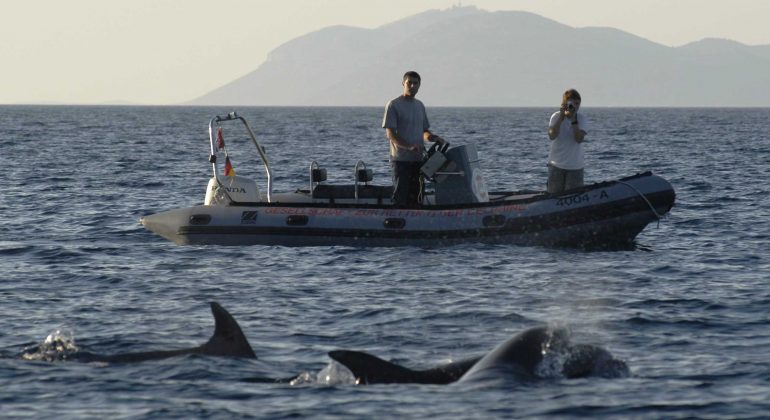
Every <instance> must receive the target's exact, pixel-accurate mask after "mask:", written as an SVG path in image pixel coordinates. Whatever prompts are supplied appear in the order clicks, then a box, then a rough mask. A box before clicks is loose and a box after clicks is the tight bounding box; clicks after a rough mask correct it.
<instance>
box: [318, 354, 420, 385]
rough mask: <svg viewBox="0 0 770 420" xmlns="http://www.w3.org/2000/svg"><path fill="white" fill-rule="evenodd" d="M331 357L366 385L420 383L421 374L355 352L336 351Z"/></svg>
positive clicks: (369, 355) (375, 357)
mask: <svg viewBox="0 0 770 420" xmlns="http://www.w3.org/2000/svg"><path fill="white" fill-rule="evenodd" d="M329 357H331V358H332V359H334V360H335V361H337V362H338V363H340V364H342V365H343V366H345V367H346V368H348V369H349V370H350V371H351V372H352V373H353V376H355V377H356V380H357V381H359V382H360V383H366V384H389V383H408V382H420V381H419V380H418V379H417V377H419V375H420V372H417V371H414V370H411V369H408V368H405V367H403V366H399V365H397V364H395V363H391V362H388V361H386V360H382V359H380V358H379V357H377V356H373V355H371V354H368V353H364V352H360V351H353V350H334V351H330V352H329Z"/></svg>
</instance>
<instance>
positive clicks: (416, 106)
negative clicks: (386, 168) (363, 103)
mask: <svg viewBox="0 0 770 420" xmlns="http://www.w3.org/2000/svg"><path fill="white" fill-rule="evenodd" d="M382 128H390V129H393V130H395V132H396V134H398V136H399V137H401V139H403V140H404V141H405V142H407V143H409V144H410V145H418V146H420V151H416V152H415V151H411V150H406V149H402V148H400V147H396V145H394V144H393V143H392V142H391V143H390V159H391V160H398V161H402V162H415V161H420V160H422V149H423V148H424V143H423V139H422V134H423V132H425V130H427V129H429V128H430V123H428V115H427V114H426V113H425V105H423V104H422V102H420V101H419V100H418V99H414V98H412V99H407V98H406V97H404V96H399V97H398V98H396V99H393V100H391V101H390V102H388V104H387V105H385V117H384V118H383V119H382Z"/></svg>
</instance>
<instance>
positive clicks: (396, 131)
mask: <svg viewBox="0 0 770 420" xmlns="http://www.w3.org/2000/svg"><path fill="white" fill-rule="evenodd" d="M402 84H403V86H404V93H403V95H401V96H399V97H398V98H396V99H393V100H391V101H390V102H388V104H387V105H385V117H384V118H383V120H382V128H384V129H385V136H386V137H387V138H388V140H389V141H390V164H391V166H392V168H393V204H394V205H396V206H401V207H415V206H417V205H418V204H419V203H420V201H421V198H422V197H421V196H422V178H421V176H420V166H421V165H422V155H423V152H424V151H425V144H424V143H423V142H424V141H434V142H438V143H439V144H443V143H444V139H442V138H441V137H439V136H437V135H435V134H433V133H431V132H430V131H429V128H430V123H428V115H427V114H426V113H425V105H423V104H422V102H420V101H419V100H417V99H416V98H415V95H417V91H418V90H420V75H419V74H417V72H415V71H408V72H406V73H405V74H404V79H403V82H402Z"/></svg>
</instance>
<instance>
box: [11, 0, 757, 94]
mask: <svg viewBox="0 0 770 420" xmlns="http://www.w3.org/2000/svg"><path fill="white" fill-rule="evenodd" d="M456 4H458V2H457V0H251V1H246V0H225V1H211V0H0V6H2V16H3V19H2V21H3V22H2V24H1V25H0V59H2V62H1V63H2V70H0V72H1V73H0V76H1V77H0V104H14V103H77V104H88V103H105V102H117V101H125V102H130V103H138V104H174V103H179V102H183V101H187V100H189V99H192V98H194V97H197V96H200V95H202V94H204V93H206V92H208V91H210V90H212V89H214V88H217V87H219V86H221V85H223V84H225V83H227V82H230V81H232V80H233V79H236V78H238V77H240V76H242V75H244V74H246V73H248V72H250V71H252V70H255V69H256V68H257V67H258V66H259V65H260V64H261V63H262V62H263V61H264V59H265V57H266V56H267V53H268V52H270V51H271V50H272V49H274V48H276V47H278V46H279V45H281V44H283V43H284V42H286V41H289V40H290V39H292V38H295V37H297V36H299V35H303V34H305V33H308V32H311V31H315V30H318V29H321V28H323V27H326V26H331V25H350V26H358V27H362V28H375V27H377V26H380V25H383V24H386V23H389V22H392V21H394V20H397V19H400V18H403V17H406V16H410V15H413V14H416V13H419V12H422V11H425V10H428V9H445V8H448V7H451V6H453V5H456ZM462 5H463V6H467V5H475V6H477V7H479V8H481V9H484V10H489V11H496V10H524V11H529V12H533V13H537V14H539V15H542V16H545V17H547V18H550V19H553V20H556V21H558V22H561V23H564V24H567V25H570V26H575V27H584V26H608V27H614V28H618V29H622V30H625V31H627V32H630V33H633V34H635V35H638V36H641V37H644V38H647V39H649V40H651V41H655V42H658V43H661V44H664V45H669V46H679V45H683V44H686V43H688V42H692V41H696V40H699V39H702V38H706V37H716V38H729V39H733V40H736V41H739V42H742V43H744V44H749V45H760V44H770V23H769V22H770V0H475V1H470V0H466V1H463V2H462Z"/></svg>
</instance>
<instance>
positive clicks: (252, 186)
mask: <svg viewBox="0 0 770 420" xmlns="http://www.w3.org/2000/svg"><path fill="white" fill-rule="evenodd" d="M218 178H219V182H217V179H216V178H211V179H209V185H208V187H206V200H205V201H204V202H203V204H205V205H207V206H215V205H228V204H230V203H231V202H233V201H235V202H238V203H256V202H258V201H261V200H260V198H259V187H257V183H256V182H254V180H253V179H250V178H246V177H243V176H220V177H218ZM220 183H221V186H220Z"/></svg>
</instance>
